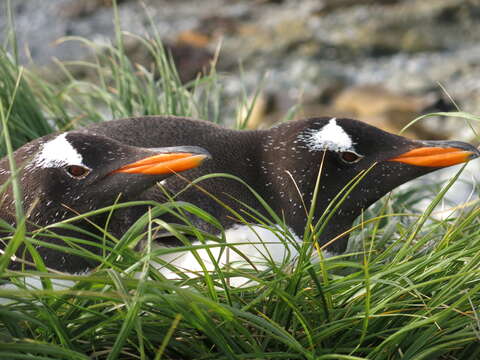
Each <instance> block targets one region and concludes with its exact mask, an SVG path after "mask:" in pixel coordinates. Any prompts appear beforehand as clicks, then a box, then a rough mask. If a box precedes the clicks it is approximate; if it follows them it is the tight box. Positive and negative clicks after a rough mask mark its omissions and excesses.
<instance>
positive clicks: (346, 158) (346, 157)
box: [340, 151, 363, 164]
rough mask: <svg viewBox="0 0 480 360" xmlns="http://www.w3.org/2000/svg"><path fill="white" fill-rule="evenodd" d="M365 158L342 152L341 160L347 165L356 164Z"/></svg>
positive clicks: (351, 152)
mask: <svg viewBox="0 0 480 360" xmlns="http://www.w3.org/2000/svg"><path fill="white" fill-rule="evenodd" d="M362 157H363V156H360V155H358V154H357V153H355V152H353V151H342V152H341V153H340V159H341V160H342V161H343V162H344V163H347V164H355V163H356V162H359V161H360V160H361V159H362Z"/></svg>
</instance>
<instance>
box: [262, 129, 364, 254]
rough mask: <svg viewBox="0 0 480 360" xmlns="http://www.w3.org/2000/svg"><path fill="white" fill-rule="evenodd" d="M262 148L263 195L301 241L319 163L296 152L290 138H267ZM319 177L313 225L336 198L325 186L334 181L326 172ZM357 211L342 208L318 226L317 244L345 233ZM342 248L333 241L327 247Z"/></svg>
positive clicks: (342, 246) (332, 248)
mask: <svg viewBox="0 0 480 360" xmlns="http://www.w3.org/2000/svg"><path fill="white" fill-rule="evenodd" d="M262 146H263V151H262V152H261V154H262V158H261V160H260V164H261V165H260V175H261V178H262V182H263V188H264V194H262V196H263V197H264V199H265V200H266V202H267V203H268V204H269V205H270V206H271V207H272V209H273V210H274V211H275V213H276V214H277V215H278V216H279V217H280V218H282V219H283V220H284V221H285V223H286V225H288V226H289V228H290V229H292V230H293V232H294V233H295V235H296V236H298V237H299V238H302V237H303V235H304V233H305V228H306V225H307V219H308V216H309V212H310V208H311V206H312V202H313V197H314V194H315V187H316V184H317V178H318V176H319V171H320V163H319V162H318V161H312V160H311V159H310V158H309V155H308V154H306V153H305V152H304V151H302V149H300V148H299V149H297V148H296V144H295V143H294V141H292V140H291V139H290V140H288V139H285V138H284V137H283V138H273V137H272V136H268V135H266V136H264V137H263V141H262ZM317 158H318V157H317ZM320 176H321V179H320V182H319V184H318V186H319V187H318V191H317V197H316V199H315V203H314V204H313V205H315V211H314V213H313V219H312V226H315V225H316V224H317V222H318V221H319V220H320V219H321V218H322V215H323V214H324V212H325V210H326V209H327V208H328V205H329V204H330V203H331V201H332V200H333V198H334V197H335V196H336V195H337V194H336V193H333V194H330V192H329V190H331V189H332V187H331V186H328V184H329V183H332V181H333V182H335V181H334V179H329V177H328V174H327V173H326V172H325V170H324V171H322V173H321V174H320ZM347 202H348V200H347ZM333 207H335V206H333ZM359 211H360V210H359ZM359 211H351V210H348V209H347V208H346V206H342V205H341V206H340V208H339V209H337V211H336V212H335V214H334V215H333V217H332V218H331V219H330V220H329V222H328V223H326V224H325V225H322V224H319V225H318V227H317V229H320V228H322V231H321V233H317V234H316V235H315V236H316V237H315V239H316V240H317V241H319V243H320V244H325V243H327V242H329V241H330V240H332V239H333V238H335V237H337V236H338V235H340V234H342V233H344V232H346V231H347V230H348V229H350V228H351V226H352V223H353V221H354V220H355V219H356V217H357V216H358V215H359ZM346 236H348V235H346ZM339 240H340V239H339ZM345 245H346V242H345V241H336V242H334V243H333V244H332V245H331V246H329V247H328V250H329V251H332V252H336V253H338V252H343V251H344V250H345Z"/></svg>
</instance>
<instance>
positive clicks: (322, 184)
mask: <svg viewBox="0 0 480 360" xmlns="http://www.w3.org/2000/svg"><path fill="white" fill-rule="evenodd" d="M274 130H275V132H279V133H277V135H276V136H275V138H276V139H281V140H280V142H278V141H277V142H276V145H275V143H273V144H271V145H269V146H272V147H275V146H276V147H277V151H276V152H274V153H275V155H274V156H275V159H277V160H276V161H277V164H278V163H281V166H279V167H277V169H276V170H277V172H276V174H275V175H276V176H277V186H278V187H279V188H277V189H276V192H277V193H280V191H281V192H283V194H284V195H283V197H284V198H283V199H282V201H281V203H282V204H283V206H284V208H285V209H287V208H288V209H289V210H288V211H289V214H286V215H285V216H286V217H290V219H291V222H292V224H293V227H294V229H295V230H296V232H297V233H301V234H303V231H304V227H305V219H306V215H305V214H306V211H305V209H304V207H303V204H306V206H307V211H308V209H309V208H310V203H311V200H312V196H313V193H314V189H315V186H316V181H317V176H318V175H319V174H320V178H319V185H318V186H319V189H318V190H319V191H318V198H317V199H316V207H315V218H316V220H318V219H319V218H320V217H321V215H322V214H323V212H324V211H325V209H326V208H327V207H328V205H329V204H330V203H331V202H332V201H333V199H334V198H335V196H336V195H337V194H339V193H340V192H342V190H345V189H346V188H348V187H349V185H348V184H349V183H350V182H352V181H354V179H355V178H358V177H359V176H363V177H362V178H361V179H359V182H358V183H357V184H356V186H354V187H353V186H350V190H351V192H350V193H349V195H348V196H347V197H346V199H345V201H343V203H342V204H341V205H340V207H339V208H338V209H337V211H336V213H335V214H334V215H333V217H332V218H331V220H330V221H329V223H327V224H326V226H325V227H324V230H323V231H322V233H321V234H320V235H319V238H320V242H321V243H322V244H325V243H327V242H329V241H330V240H331V239H333V238H335V237H337V236H338V235H340V234H342V233H343V232H345V231H347V230H348V229H350V228H351V226H352V223H353V221H354V220H355V218H356V217H358V216H359V215H360V214H361V212H362V211H363V210H365V209H366V208H367V207H369V206H370V205H371V204H373V203H374V202H375V201H377V200H378V199H380V198H381V197H382V196H383V195H385V194H386V193H388V192H389V191H391V190H393V189H394V188H396V187H397V186H399V185H401V184H403V183H405V182H408V181H410V180H412V179H414V178H417V177H419V176H422V175H425V174H427V173H429V172H432V171H435V170H438V169H440V168H444V167H447V166H451V165H455V164H459V163H463V162H466V161H468V160H470V159H473V158H476V157H478V156H480V152H479V151H478V149H476V148H475V147H474V146H472V145H470V144H467V143H463V142H458V141H417V140H410V139H407V138H405V137H402V136H398V135H394V134H391V133H388V132H385V131H383V130H380V129H378V128H376V127H373V126H371V125H368V124H366V123H363V122H360V121H357V120H352V119H336V118H310V119H304V120H300V121H296V122H291V123H288V124H286V125H284V126H279V127H277V128H275V129H274ZM282 153H284V154H285V155H283V154H282ZM287 153H289V156H286V154H287ZM279 159H280V160H279ZM287 171H288V172H287ZM282 187H283V190H280V188H282ZM285 189H288V191H286V190H285ZM287 193H288V199H287V198H286V197H287V196H286V194H287ZM300 194H301V195H300ZM280 196H281V195H280ZM300 197H302V198H303V200H302V199H300ZM288 203H289V204H290V206H287V205H288ZM292 204H293V205H294V206H293V207H292ZM347 240H348V237H344V238H341V239H339V240H338V241H335V242H334V243H332V244H331V245H330V246H329V247H328V249H329V250H331V251H335V252H343V251H344V250H345V248H346V245H347Z"/></svg>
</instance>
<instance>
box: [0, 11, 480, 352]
mask: <svg viewBox="0 0 480 360" xmlns="http://www.w3.org/2000/svg"><path fill="white" fill-rule="evenodd" d="M115 24H116V28H117V38H116V43H115V44H114V45H105V46H102V47H100V48H99V47H98V45H95V44H93V43H91V42H89V41H88V40H86V39H70V40H73V41H79V43H83V44H84V45H86V46H88V47H90V48H91V49H92V51H93V54H94V60H93V62H86V61H83V62H77V65H78V64H81V65H83V66H86V67H88V68H90V69H93V71H94V72H95V74H97V78H98V82H90V81H86V80H77V79H75V78H74V77H73V75H72V74H70V73H69V72H68V66H66V65H64V64H63V65H61V67H62V69H63V71H65V74H66V75H67V79H68V80H67V82H66V83H63V84H50V83H48V82H46V81H45V80H43V79H42V78H40V77H39V76H37V75H35V74H33V73H31V72H29V71H28V70H25V69H23V68H22V67H21V66H19V65H18V64H17V63H16V61H15V57H9V55H8V54H7V51H6V49H3V50H2V53H1V54H2V56H1V57H0V69H1V70H0V71H2V76H0V84H1V86H0V98H1V99H2V101H1V104H0V106H1V110H2V111H0V115H1V120H2V124H3V127H2V129H3V132H2V139H3V140H2V141H3V144H4V147H3V148H2V149H3V151H4V152H5V153H8V154H9V155H11V152H12V148H14V147H18V146H20V145H21V144H22V143H24V142H26V141H28V140H30V139H33V138H35V137H38V136H41V135H43V134H45V133H48V132H51V131H55V130H58V129H67V128H69V127H74V126H78V125H81V124H84V123H86V122H88V121H104V120H106V119H110V118H116V117H124V116H131V115H141V114H177V115H190V116H195V117H201V118H204V119H212V120H214V121H220V115H219V111H218V104H219V103H220V102H219V96H221V91H220V89H221V85H220V84H219V79H218V77H217V75H216V73H215V70H214V67H212V68H213V70H211V73H210V74H208V75H207V76H204V77H199V78H198V79H197V80H195V81H194V82H192V83H190V84H185V85H183V84H181V83H180V81H179V80H178V75H177V73H176V70H175V67H174V65H173V63H172V61H171V59H170V57H169V56H168V54H167V53H166V52H165V50H164V48H163V47H162V44H161V41H160V38H159V36H158V35H155V36H154V37H153V38H150V39H144V38H139V39H140V40H141V41H142V42H143V44H144V45H145V46H146V47H147V48H148V49H149V50H150V51H151V53H152V54H153V55H154V56H153V58H154V59H155V60H154V64H153V65H154V66H153V68H152V69H145V68H141V67H138V66H136V65H135V64H132V63H130V61H129V60H128V58H127V57H126V55H125V53H124V51H123V46H122V41H123V40H122V39H123V37H122V33H121V30H120V25H119V23H118V18H116V20H115ZM129 36H135V35H129ZM155 72H158V73H159V74H160V76H159V77H156V76H154V73H155ZM9 144H12V147H10V146H9ZM209 176H214V175H209ZM215 176H228V175H215ZM455 181H456V177H453V178H452V179H451V181H449V182H448V183H447V184H445V185H444V186H443V190H439V191H436V196H432V202H431V204H432V205H431V206H429V207H428V209H427V210H426V212H425V213H422V214H419V213H418V212H416V211H415V210H413V209H414V207H415V205H416V203H417V202H418V201H419V198H420V197H419V196H418V194H419V192H425V191H426V189H425V188H422V189H407V190H403V191H398V192H396V193H394V194H392V195H391V196H389V197H388V198H387V199H384V200H382V201H380V202H379V203H377V204H376V205H375V206H374V207H373V208H372V209H370V210H368V211H367V212H366V213H365V214H364V216H362V218H361V219H360V221H359V222H358V224H357V230H356V231H354V232H353V234H352V238H353V240H354V241H352V242H351V247H350V254H349V255H342V256H336V257H330V258H323V257H322V256H319V254H318V249H313V248H312V247H311V244H312V243H313V240H314V235H315V234H316V232H315V231H311V229H317V230H319V229H321V226H322V224H323V222H322V223H319V224H314V223H312V224H311V227H308V228H307V232H306V234H305V238H304V242H303V243H302V244H297V245H296V250H297V251H298V252H299V253H300V256H299V257H298V258H297V259H296V261H291V259H290V260H288V259H287V260H286V261H285V262H284V263H281V264H273V263H268V264H267V265H266V266H264V267H258V268H253V267H251V266H248V264H246V265H245V266H244V267H243V268H242V267H240V268H228V267H227V268H219V267H217V268H216V269H215V270H216V271H212V272H203V271H198V273H197V274H196V275H192V274H190V276H186V275H185V274H184V273H183V272H182V271H181V269H176V268H175V267H174V266H172V265H169V264H167V263H165V261H163V260H162V259H161V258H162V257H163V256H164V255H166V254H168V253H172V252H179V253H180V252H191V253H193V255H194V256H195V254H198V252H201V251H210V253H211V255H212V256H213V257H215V254H216V252H215V251H216V250H218V249H219V248H227V247H229V246H230V245H227V244H226V243H225V239H224V237H223V235H220V236H214V235H211V234H207V233H205V232H202V231H200V230H199V229H196V228H195V227H194V226H193V225H192V224H190V223H189V221H188V217H186V216H185V214H186V213H193V214H194V215H196V216H199V217H201V218H202V219H204V220H205V221H207V222H209V223H211V224H212V225H213V226H214V227H215V228H219V229H221V226H220V224H219V223H218V221H217V220H216V219H214V218H212V217H211V216H210V215H209V214H208V212H206V211H205V210H202V209H199V208H197V207H195V206H193V205H190V204H185V203H181V202H175V201H174V200H173V199H172V201H170V202H167V203H165V204H157V203H148V204H149V205H150V206H151V210H150V212H149V213H147V214H145V215H144V216H143V217H142V218H141V219H139V220H138V222H137V223H136V224H134V225H133V226H132V227H131V228H130V229H129V230H128V231H127V232H126V233H125V234H123V236H122V237H121V238H115V237H114V236H112V235H111V234H109V233H108V232H104V233H103V234H102V236H99V235H98V234H97V235H93V234H92V239H91V243H92V244H96V246H100V247H101V248H102V250H103V251H102V252H103V254H104V255H102V256H98V255H95V254H92V253H89V252H88V251H87V250H85V249H84V248H83V247H81V246H79V245H80V244H82V241H83V242H84V240H80V239H75V238H71V237H69V238H67V237H65V238H63V240H64V243H65V245H64V246H60V245H55V246H56V248H57V249H59V250H61V251H64V252H66V253H72V254H78V255H81V256H85V257H90V258H92V259H94V260H97V261H99V263H100V265H99V266H98V267H97V268H96V269H95V270H94V271H92V272H90V273H87V274H79V275H67V274H63V273H59V272H56V271H53V270H50V269H48V268H47V267H46V266H45V264H44V263H43V261H42V259H41V257H40V256H38V254H36V253H35V245H43V246H50V247H53V246H54V245H52V244H49V243H48V241H45V237H41V236H40V235H42V234H43V235H45V236H56V235H55V233H54V232H52V231H51V230H52V229H53V228H55V227H71V226H73V225H72V224H73V222H74V221H75V220H78V219H79V218H85V217H87V216H90V215H94V214H96V213H99V212H111V211H114V210H117V209H119V208H121V207H124V206H127V205H125V204H116V205H112V206H111V207H110V208H106V209H100V210H95V211H94V212H92V213H89V214H82V215H79V216H78V217H77V218H73V219H69V220H65V221H62V222H61V223H58V224H53V225H50V226H48V227H46V228H44V229H39V230H37V231H36V232H34V233H25V232H24V230H22V228H21V226H22V225H21V224H22V223H21V222H20V223H19V225H18V229H17V231H16V232H14V235H13V236H11V237H9V238H4V239H3V241H10V242H11V243H14V244H15V247H16V246H17V245H18V244H19V243H20V242H22V243H24V244H27V245H30V246H29V250H30V251H31V252H32V254H33V255H34V256H33V261H34V263H35V266H36V269H37V270H36V271H24V272H14V271H9V270H4V269H3V268H1V270H0V281H4V282H9V283H10V284H14V285H15V286H10V287H0V298H3V300H5V299H8V302H6V301H3V304H2V305H0V359H38V360H40V359H42V360H43V359H155V360H157V359H312V360H313V359H478V358H480V309H479V304H480V226H479V219H480V216H479V215H480V208H479V207H478V204H477V203H475V204H474V206H471V207H467V208H465V209H463V211H462V212H459V213H457V214H456V215H455V216H452V217H450V218H448V219H446V220H436V217H435V216H432V215H433V214H434V212H435V211H436V210H435V205H436V204H438V202H439V201H441V199H442V198H443V196H444V194H445V192H446V191H447V190H448V188H449V187H450V186H451V185H452V184H453V183H454V182H455ZM200 183H201V181H200ZM246 189H247V187H246ZM247 191H248V190H247ZM345 191H348V189H345ZM342 196H343V195H341V194H340V195H339V197H338V198H337V200H338V201H341V200H342ZM16 197H17V202H18V203H20V202H19V201H18V199H19V198H20V197H21V195H20V194H17V195H16ZM264 206H265V207H266V208H267V210H268V203H264ZM335 206H336V204H332V208H331V209H334V208H335ZM166 212H168V213H175V214H177V215H178V218H179V219H180V220H181V221H180V223H179V224H169V223H165V222H163V221H162V220H161V218H160V217H159V216H160V215H161V214H164V213H166ZM232 216H233V217H236V218H237V219H238V221H239V222H242V223H245V224H247V223H249V222H255V223H264V225H265V226H266V227H270V228H271V229H272V230H273V231H276V233H277V234H278V236H279V237H280V238H282V239H284V241H285V242H286V244H285V245H286V246H288V245H289V239H291V234H289V231H288V229H287V227H285V226H282V225H280V226H279V227H274V226H273V224H272V223H271V221H269V220H268V219H264V218H261V217H260V216H259V214H256V213H255V212H253V211H252V212H251V214H237V213H233V212H232ZM272 216H275V215H274V214H272ZM18 217H19V219H21V218H22V214H21V209H19V214H18ZM327 217H328V214H326V215H325V219H326V218H327ZM325 219H324V220H325ZM253 220H255V221H253ZM362 220H363V221H362ZM322 221H323V220H322ZM275 222H276V223H279V224H281V223H282V221H281V219H280V218H277V219H276V221H275ZM2 226H3V227H6V226H7V225H6V224H2ZM145 229H147V230H145ZM164 230H167V231H169V232H170V233H172V234H175V235H176V236H177V237H178V238H179V239H183V240H185V246H183V247H180V248H178V249H166V248H163V249H162V248H155V247H153V244H152V239H153V237H154V235H155V234H157V233H158V232H159V231H160V232H161V231H164ZM99 231H100V233H102V229H99ZM185 234H188V235H190V236H193V237H196V238H197V239H198V240H199V241H198V242H197V243H195V244H194V245H191V244H189V243H188V241H187V240H186V238H185ZM141 239H146V241H147V246H145V247H144V250H142V251H135V250H134V249H135V245H136V244H137V243H138V242H139V241H140V240H141ZM290 245H291V244H290ZM3 259H5V258H3ZM3 259H2V260H3ZM153 263H160V264H164V266H166V267H169V268H170V270H171V271H172V272H176V273H177V275H178V279H174V280H171V279H166V278H165V276H164V274H163V273H162V272H161V271H159V269H158V268H157V267H155V266H153V265H152V264H153ZM32 276H36V277H37V278H39V279H41V281H40V282H39V283H38V284H37V285H36V286H35V287H32V286H30V285H29V284H28V283H27V282H25V281H24V280H25V279H26V278H27V277H32ZM238 276H242V277H244V278H246V279H251V280H252V281H251V282H249V283H248V284H246V285H245V286H243V287H234V286H231V285H230V280H232V279H233V278H235V277H238ZM66 281H70V283H69V284H65V282H66ZM62 282H63V284H64V285H63V287H62V286H61V285H60V283H62ZM72 282H73V284H72ZM54 284H59V285H58V286H59V287H60V289H58V286H57V287H54V286H53V285H54Z"/></svg>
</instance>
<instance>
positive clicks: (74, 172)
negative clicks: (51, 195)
mask: <svg viewBox="0 0 480 360" xmlns="http://www.w3.org/2000/svg"><path fill="white" fill-rule="evenodd" d="M65 171H66V172H67V174H68V175H70V176H71V177H73V178H75V179H83V178H85V177H86V176H87V175H88V174H89V173H90V169H88V168H86V167H83V166H80V165H68V166H67V167H65Z"/></svg>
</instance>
